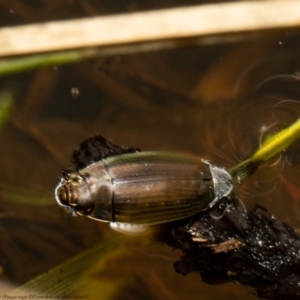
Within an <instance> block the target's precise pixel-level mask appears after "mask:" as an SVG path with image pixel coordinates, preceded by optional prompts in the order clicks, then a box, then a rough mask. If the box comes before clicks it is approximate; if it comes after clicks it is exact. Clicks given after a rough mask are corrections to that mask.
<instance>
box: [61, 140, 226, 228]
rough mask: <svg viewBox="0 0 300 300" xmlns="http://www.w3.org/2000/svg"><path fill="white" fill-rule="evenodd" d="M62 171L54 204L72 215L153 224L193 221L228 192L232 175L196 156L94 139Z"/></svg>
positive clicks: (77, 152) (81, 148)
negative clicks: (66, 208) (192, 218)
mask: <svg viewBox="0 0 300 300" xmlns="http://www.w3.org/2000/svg"><path fill="white" fill-rule="evenodd" d="M72 160H73V162H74V167H73V168H72V170H65V171H63V177H62V179H61V182H60V183H59V185H58V186H57V188H56V191H55V197H56V200H57V202H58V203H59V204H60V205H62V206H65V207H68V208H69V209H70V210H71V212H72V213H73V214H74V215H85V216H88V217H90V218H93V219H97V220H101V221H106V222H114V223H116V222H117V223H127V224H142V225H152V224H159V223H165V222H170V221H174V220H179V219H183V218H186V217H189V216H192V215H194V214H196V213H198V212H200V211H202V210H203V209H205V208H208V207H211V206H212V205H213V204H215V203H216V202H217V201H218V199H221V198H222V197H226V196H228V195H229V194H230V192H231V190H232V180H231V176H230V174H229V173H228V172H227V171H226V170H225V169H223V168H219V167H216V166H213V165H210V164H209V163H208V162H205V161H203V160H201V159H200V158H198V157H195V156H190V155H183V154H174V153H168V152H155V151H153V152H139V149H135V148H123V147H119V146H117V145H113V144H111V143H109V142H107V141H106V140H105V139H104V138H103V137H101V136H96V137H94V138H92V139H89V140H87V141H85V142H84V143H82V144H81V147H80V149H79V151H75V152H74V154H73V158H72Z"/></svg>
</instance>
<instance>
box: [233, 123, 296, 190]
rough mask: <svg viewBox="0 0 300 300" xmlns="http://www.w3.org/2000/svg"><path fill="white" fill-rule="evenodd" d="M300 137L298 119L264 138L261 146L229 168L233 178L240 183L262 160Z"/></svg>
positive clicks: (279, 151)
mask: <svg viewBox="0 0 300 300" xmlns="http://www.w3.org/2000/svg"><path fill="white" fill-rule="evenodd" d="M299 138H300V119H298V120H297V121H296V122H294V123H293V124H292V125H290V126H289V127H287V128H285V129H283V130H281V131H279V132H278V133H276V134H274V135H273V136H271V137H269V138H267V139H266V141H265V142H264V143H263V144H262V145H261V147H260V148H259V149H258V150H257V151H255V153H254V154H253V155H252V156H251V157H250V158H248V159H246V160H245V161H243V162H241V163H240V164H238V165H236V166H234V167H232V168H230V169H229V173H230V174H231V176H232V177H233V180H234V181H235V182H236V183H238V184H241V183H242V182H243V181H244V180H245V179H246V178H248V177H249V176H250V175H251V174H252V173H253V172H254V171H255V170H256V169H257V168H258V167H259V166H260V165H261V163H263V162H266V161H268V160H269V159H270V158H271V157H273V156H275V155H278V154H280V153H281V152H282V151H284V150H285V149H287V148H288V147H289V146H290V145H292V144H293V143H294V142H295V141H296V140H297V139H299Z"/></svg>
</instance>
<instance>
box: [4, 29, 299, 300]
mask: <svg viewBox="0 0 300 300" xmlns="http://www.w3.org/2000/svg"><path fill="white" fill-rule="evenodd" d="M295 37H297V39H298V37H299V34H298V33H297V32H295V33H291V32H289V33H288V34H286V33H285V32H283V33H282V32H279V33H278V34H277V35H275V34H274V35H269V36H262V37H258V38H257V39H256V40H252V41H251V42H244V43H237V44H228V45H218V46H207V47H201V48H200V47H193V48H186V49H177V50H172V51H162V52H155V53H144V54H135V55H127V56H122V57H113V58H101V59H99V60H97V61H89V62H81V63H78V64H76V65H72V66H66V67H59V68H51V67H49V68H45V69H41V70H37V71H34V72H29V73H27V74H24V75H18V76H14V77H9V78H2V79H1V82H0V84H1V87H2V88H5V87H7V86H13V87H15V90H16V95H17V98H16V105H15V109H14V111H13V112H12V114H11V116H10V119H9V121H8V122H7V123H6V124H5V126H4V127H3V129H2V131H1V133H0V143H1V156H0V166H1V170H2V172H0V183H1V186H2V187H0V197H1V202H0V232H1V234H0V236H1V238H2V243H1V244H0V253H1V255H0V265H1V270H3V271H1V277H2V278H3V279H6V280H9V281H12V282H15V283H24V282H26V281H28V280H29V279H31V278H34V277H35V276H37V275H39V274H41V273H42V272H44V271H46V270H47V269H49V268H51V267H54V266H56V265H58V264H59V263H61V262H62V261H64V260H65V259H67V258H70V257H72V256H73V255H75V254H77V253H80V251H82V250H83V249H88V248H89V247H92V246H93V245H95V244H97V243H99V241H106V240H108V239H109V238H111V237H112V236H115V235H117V233H115V232H112V231H111V230H110V229H109V228H108V226H107V225H106V224H100V223H97V222H94V221H91V220H87V219H84V218H72V217H71V216H68V215H67V214H66V213H65V212H64V211H62V210H61V208H60V207H57V205H56V202H55V200H54V197H52V198H53V199H52V200H53V203H52V202H51V201H52V200H51V196H50V197H49V195H51V193H52V191H53V190H54V187H55V185H56V183H57V181H58V176H59V172H60V169H61V168H62V167H66V166H67V165H68V163H69V159H70V156H71V152H72V150H73V149H75V148H76V147H77V146H78V145H79V143H80V142H81V141H83V140H84V139H86V138H87V137H90V136H93V135H95V134H98V133H100V134H102V135H103V136H105V137H106V138H107V139H111V140H112V141H113V142H115V143H116V144H123V145H125V146H129V147H130V146H135V147H140V148H141V149H142V150H168V151H179V152H187V153H192V154H196V155H199V156H201V157H204V158H207V159H210V160H211V161H212V162H214V163H215V164H217V165H221V166H222V165H224V166H226V167H230V166H233V165H234V164H236V163H237V162H238V161H241V160H243V159H245V158H247V157H248V156H250V155H251V154H252V153H253V152H254V150H255V149H257V147H259V145H260V143H261V142H262V141H263V140H264V139H265V138H268V136H270V135H272V134H273V133H274V132H277V131H278V130H280V129H281V128H282V127H284V126H285V125H287V124H291V123H292V122H294V121H295V119H297V118H299V115H300V106H299V101H300V95H299V91H300V90H299V80H298V77H297V76H295V75H293V74H295V72H296V71H297V69H298V68H299V59H298V57H296V56H294V55H290V51H288V53H289V54H288V55H287V54H284V53H287V52H286V51H287V50H289V49H290V48H292V49H293V50H294V49H295V48H296V49H297V47H298V45H295V44H293V43H292V42H291V40H295ZM279 39H280V40H281V41H283V45H280V46H279V44H278V43H277V40H279ZM285 45H286V46H285ZM254 49H256V50H255V51H254ZM284 50H286V51H284ZM272 57H274V59H272ZM278 57H280V60H278ZM282 74H284V75H282ZM216 83H217V84H216ZM74 87H76V91H75V90H73V89H74ZM70 91H72V93H71V92H70ZM77 91H80V93H78V92H77ZM192 91H193V92H192ZM74 93H75V94H74ZM223 95H224V97H223ZM230 95H231V96H232V95H234V96H235V97H231V96H230ZM299 147H300V144H295V145H294V146H293V147H291V148H290V149H288V150H287V151H285V152H284V153H283V154H282V157H280V158H274V160H273V161H272V162H271V163H270V164H269V165H266V166H264V167H263V168H262V169H261V170H260V171H259V172H257V174H256V175H255V176H253V177H252V178H251V179H250V180H249V181H248V183H247V184H245V185H244V186H243V187H242V188H241V190H240V192H239V194H240V195H239V196H240V197H241V198H242V199H243V201H245V203H246V204H247V205H253V204H254V203H256V202H257V203H260V204H261V205H264V206H266V207H267V208H268V209H269V210H270V212H271V213H273V214H275V216H276V217H277V218H279V219H281V220H284V221H286V222H288V223H289V224H290V225H292V226H294V227H298V226H299V225H300V224H299V215H300V211H299V207H300V196H299V195H300V193H299V184H300V182H299V179H298V178H299V170H298V169H299V163H300V157H299ZM4 186H5V189H4V188H3V187H4ZM8 187H9V188H8ZM12 187H13V188H12ZM17 188H18V189H17ZM20 188H21V189H22V190H20ZM32 193H33V194H34V196H33V195H32ZM36 195H39V197H36ZM45 197H46V198H45ZM47 197H48V198H47ZM16 199H17V200H16ZM45 199H48V200H50V201H49V202H48V200H47V201H46V204H45V201H44V200H45ZM18 201H19V202H18ZM33 202H35V203H33ZM138 240H139V239H138ZM130 243H131V244H130V245H132V243H133V244H134V246H131V247H129V248H128V249H129V251H127V252H126V254H124V253H123V254H121V255H120V256H119V257H117V258H116V257H113V258H111V259H110V260H108V261H107V262H105V263H103V262H101V263H102V266H101V268H100V269H99V270H98V271H96V270H95V271H94V273H93V274H94V275H93V276H94V277H93V278H94V280H95V281H93V284H92V288H93V289H94V290H93V293H100V292H99V291H98V290H97V280H100V281H101V280H102V281H103V280H104V278H105V280H107V281H108V282H110V283H111V284H112V294H113V295H114V297H115V298H114V299H120V298H122V299H141V298H143V299H183V298H187V297H188V298H189V299H199V295H201V297H202V298H201V299H215V298H217V297H218V298H219V299H220V300H221V299H229V298H230V299H241V298H242V297H243V298H244V299H255V296H253V295H252V294H251V293H250V292H249V290H250V289H249V288H247V287H244V286H237V285H235V284H226V285H219V286H213V287H212V286H208V285H205V284H203V283H202V282H201V279H200V278H199V276H198V275H197V276H196V275H189V276H186V277H183V276H180V275H177V274H175V272H174V270H173V265H172V264H173V261H175V259H176V257H178V256H179V255H180V253H178V252H172V250H171V249H168V248H166V247H163V246H162V245H158V244H157V243H155V242H153V243H151V244H150V245H149V244H147V245H146V246H145V245H143V244H142V245H141V244H139V242H137V241H135V242H134V239H131V240H130ZM128 249H127V250H128ZM135 249H138V250H135ZM137 252H138V253H137ZM149 253H151V255H148V254H149ZM161 256H164V257H168V259H162V258H161ZM170 258H171V260H170ZM173 258H174V260H173ZM103 264H104V266H103ZM124 277H126V278H127V279H126V280H125V281H123V278H124ZM250 291H252V290H250ZM91 294H92V292H91Z"/></svg>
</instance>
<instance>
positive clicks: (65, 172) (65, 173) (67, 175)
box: [61, 170, 70, 180]
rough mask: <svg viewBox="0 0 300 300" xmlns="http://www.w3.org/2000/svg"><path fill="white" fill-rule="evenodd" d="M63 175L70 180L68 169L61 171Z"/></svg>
mask: <svg viewBox="0 0 300 300" xmlns="http://www.w3.org/2000/svg"><path fill="white" fill-rule="evenodd" d="M61 175H62V177H63V179H65V180H68V179H69V177H70V174H69V172H68V171H66V170H62V171H61Z"/></svg>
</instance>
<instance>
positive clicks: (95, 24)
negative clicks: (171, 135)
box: [0, 0, 300, 56]
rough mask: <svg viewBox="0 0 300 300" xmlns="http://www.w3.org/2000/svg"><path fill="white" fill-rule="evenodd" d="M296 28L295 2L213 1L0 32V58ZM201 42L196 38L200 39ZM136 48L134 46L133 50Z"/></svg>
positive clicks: (299, 10)
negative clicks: (190, 5) (212, 2)
mask: <svg viewBox="0 0 300 300" xmlns="http://www.w3.org/2000/svg"><path fill="white" fill-rule="evenodd" d="M296 26H300V6H299V1H298V0H277V1H243V2H233V3H217V4H209V5H198V6H193V7H185V8H183V7H180V8H171V9H162V10H156V11H149V12H137V13H130V14H123V15H116V16H104V17H95V18H87V19H80V20H71V21H57V22H49V23H44V24H34V25H27V26H18V27H14V28H2V29H1V30H0V56H8V55H10V56H11V55H24V54H30V53H31V54H32V53H39V52H47V51H58V50H67V49H76V48H83V47H95V46H97V47H103V48H105V47H111V46H116V47H123V46H126V45H133V44H134V45H138V44H145V43H150V42H160V45H159V48H160V49H164V48H165V46H166V45H167V46H169V42H170V40H179V39H180V40H186V39H194V42H199V38H204V39H205V37H207V36H210V42H213V41H214V42H215V43H216V42H219V40H218V39H214V40H212V39H211V36H212V35H214V36H216V35H224V34H227V35H228V34H231V35H232V34H236V33H237V32H243V33H245V32H249V31H257V30H268V29H278V28H290V27H296ZM200 41H201V40H200ZM137 49H138V48H137Z"/></svg>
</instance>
